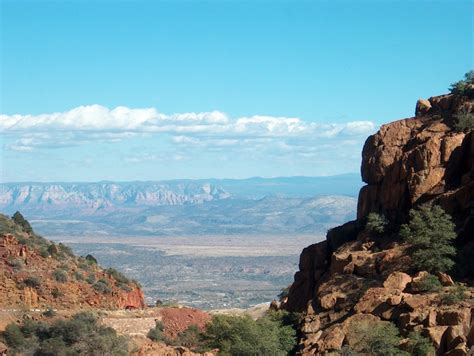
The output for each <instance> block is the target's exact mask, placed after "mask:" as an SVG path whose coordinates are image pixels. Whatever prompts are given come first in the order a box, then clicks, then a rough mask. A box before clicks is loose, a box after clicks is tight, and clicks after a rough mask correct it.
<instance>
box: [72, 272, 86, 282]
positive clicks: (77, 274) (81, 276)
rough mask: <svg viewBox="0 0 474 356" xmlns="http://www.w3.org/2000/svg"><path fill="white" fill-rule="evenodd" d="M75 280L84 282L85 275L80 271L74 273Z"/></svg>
mask: <svg viewBox="0 0 474 356" xmlns="http://www.w3.org/2000/svg"><path fill="white" fill-rule="evenodd" d="M74 278H75V279H76V281H83V280H84V274H82V273H81V272H79V271H76V272H74Z"/></svg>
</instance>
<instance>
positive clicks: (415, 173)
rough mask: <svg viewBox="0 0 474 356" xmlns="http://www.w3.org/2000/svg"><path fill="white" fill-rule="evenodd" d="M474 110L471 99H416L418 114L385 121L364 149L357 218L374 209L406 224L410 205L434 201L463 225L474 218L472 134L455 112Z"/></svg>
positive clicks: (473, 101) (452, 96)
mask: <svg viewBox="0 0 474 356" xmlns="http://www.w3.org/2000/svg"><path fill="white" fill-rule="evenodd" d="M428 103H429V104H428ZM422 108H423V109H422ZM473 108H474V100H469V99H468V98H467V97H459V96H455V95H443V96H438V97H433V98H430V99H429V100H428V101H425V102H424V104H423V103H422V102H420V101H419V102H418V104H417V110H416V111H417V114H418V116H416V117H413V118H409V119H404V120H400V121H396V122H392V123H390V124H387V125H383V126H382V127H381V128H380V130H379V132H377V133H376V134H375V135H372V136H370V137H369V138H368V139H367V141H366V143H365V145H364V149H363V152H362V168H361V172H362V179H363V181H364V182H365V183H367V185H366V186H365V187H363V188H362V189H361V191H360V195H359V202H358V212H357V217H358V219H363V218H364V217H366V216H367V214H368V213H370V212H372V211H373V212H378V213H382V214H384V215H386V216H387V217H388V218H390V219H391V220H393V221H395V222H403V221H404V220H405V218H406V214H407V212H408V211H409V209H410V208H411V207H413V206H416V205H417V204H419V203H424V202H427V201H431V200H435V201H436V202H437V203H439V204H441V205H442V206H443V208H444V209H445V210H446V211H447V212H448V213H450V214H451V215H453V217H454V218H455V220H456V222H457V223H458V226H459V228H462V227H463V226H464V224H465V223H466V222H467V220H468V219H469V220H470V219H472V212H471V208H472V207H473V206H474V205H473V204H474V139H473V138H472V136H473V134H472V131H471V132H457V131H455V130H453V125H454V121H455V117H456V115H458V114H460V113H466V112H472V111H473ZM471 225H472V223H471ZM467 233H468V232H467V231H466V234H467ZM469 233H472V235H473V236H474V232H473V231H472V230H469Z"/></svg>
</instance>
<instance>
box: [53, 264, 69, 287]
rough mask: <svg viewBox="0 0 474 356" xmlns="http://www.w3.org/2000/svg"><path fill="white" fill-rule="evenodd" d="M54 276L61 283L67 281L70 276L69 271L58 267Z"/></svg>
mask: <svg viewBox="0 0 474 356" xmlns="http://www.w3.org/2000/svg"><path fill="white" fill-rule="evenodd" d="M53 277H54V279H55V280H56V281H57V282H59V283H66V282H67V280H68V278H67V272H66V271H65V270H63V269H60V268H58V269H56V270H55V271H54V272H53Z"/></svg>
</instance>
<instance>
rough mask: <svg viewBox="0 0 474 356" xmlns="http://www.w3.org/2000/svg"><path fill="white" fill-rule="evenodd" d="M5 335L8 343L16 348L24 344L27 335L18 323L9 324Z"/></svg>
mask: <svg viewBox="0 0 474 356" xmlns="http://www.w3.org/2000/svg"><path fill="white" fill-rule="evenodd" d="M3 337H4V339H5V341H6V343H7V345H8V346H10V347H11V348H14V349H15V348H19V347H21V346H23V345H24V343H25V337H24V336H23V333H22V332H21V329H20V327H19V326H18V325H16V324H8V325H7V327H6V328H5V331H4V332H3Z"/></svg>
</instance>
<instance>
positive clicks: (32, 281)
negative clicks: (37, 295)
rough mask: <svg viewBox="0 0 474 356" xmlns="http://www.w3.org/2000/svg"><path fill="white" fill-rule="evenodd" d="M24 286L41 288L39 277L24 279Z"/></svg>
mask: <svg viewBox="0 0 474 356" xmlns="http://www.w3.org/2000/svg"><path fill="white" fill-rule="evenodd" d="M23 283H24V284H25V286H27V287H31V288H39V287H40V286H41V279H40V278H39V277H35V276H29V277H26V278H25V280H24V281H23Z"/></svg>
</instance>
